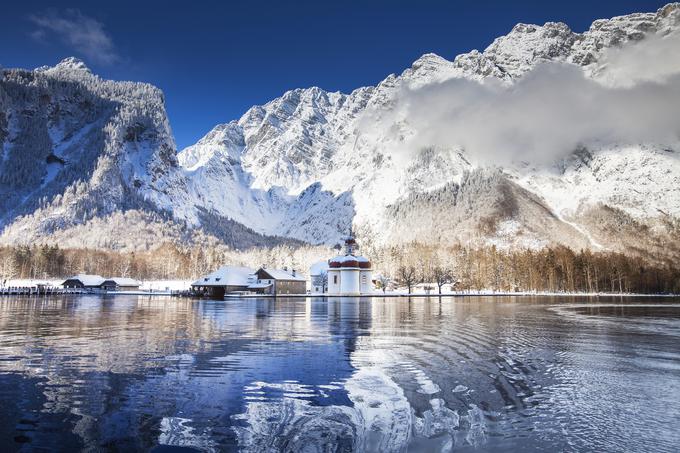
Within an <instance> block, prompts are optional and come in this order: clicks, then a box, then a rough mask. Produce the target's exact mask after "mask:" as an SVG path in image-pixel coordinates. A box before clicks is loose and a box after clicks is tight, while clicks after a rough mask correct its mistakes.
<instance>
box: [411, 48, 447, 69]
mask: <svg viewBox="0 0 680 453" xmlns="http://www.w3.org/2000/svg"><path fill="white" fill-rule="evenodd" d="M442 63H443V64H447V63H451V62H450V61H448V60H447V59H446V58H443V57H440V56H439V55H437V54H436V53H432V52H430V53H426V54H423V55H422V56H421V57H420V58H418V59H417V60H416V61H414V62H413V64H412V65H411V67H412V68H413V69H419V68H421V67H423V66H425V67H427V66H433V67H436V66H440V65H441V64H442Z"/></svg>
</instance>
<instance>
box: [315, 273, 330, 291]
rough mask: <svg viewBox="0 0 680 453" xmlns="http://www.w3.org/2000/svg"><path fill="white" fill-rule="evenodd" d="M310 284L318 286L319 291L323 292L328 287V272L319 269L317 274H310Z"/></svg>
mask: <svg viewBox="0 0 680 453" xmlns="http://www.w3.org/2000/svg"><path fill="white" fill-rule="evenodd" d="M312 284H313V285H314V286H320V287H321V292H322V293H325V292H326V289H327V288H328V272H326V271H321V272H320V273H319V275H313V276H312Z"/></svg>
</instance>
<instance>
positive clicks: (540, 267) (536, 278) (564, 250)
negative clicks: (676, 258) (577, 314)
mask: <svg viewBox="0 0 680 453" xmlns="http://www.w3.org/2000/svg"><path fill="white" fill-rule="evenodd" d="M380 259H381V261H383V263H382V266H383V269H385V271H384V274H385V275H383V276H381V277H382V281H381V280H380V279H378V286H383V287H384V286H387V285H389V284H391V285H393V286H395V285H396V286H399V287H405V288H407V289H410V288H412V287H413V286H415V285H417V284H420V283H426V284H429V285H430V286H432V287H433V289H439V291H441V289H442V287H443V286H444V285H447V284H449V285H452V286H453V288H454V289H455V290H457V291H478V290H493V291H501V292H516V291H547V292H589V293H597V292H612V293H680V268H679V267H677V266H676V265H675V264H674V263H673V262H672V261H661V262H657V263H652V262H650V261H648V260H645V259H644V258H641V257H639V256H629V255H626V254H623V253H618V252H607V251H601V252H593V251H591V250H581V251H575V250H572V249H570V248H569V247H565V246H556V247H545V248H543V249H540V250H531V249H524V250H499V249H497V248H496V247H494V246H492V247H484V248H467V247H463V246H453V247H449V248H445V249H442V248H434V247H431V246H426V245H422V244H417V243H414V244H410V245H406V246H403V247H390V248H388V249H386V250H385V251H383V252H382V253H381V257H380Z"/></svg>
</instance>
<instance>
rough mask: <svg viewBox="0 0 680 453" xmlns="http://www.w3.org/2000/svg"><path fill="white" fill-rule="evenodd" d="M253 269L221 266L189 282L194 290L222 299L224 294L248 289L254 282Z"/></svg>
mask: <svg viewBox="0 0 680 453" xmlns="http://www.w3.org/2000/svg"><path fill="white" fill-rule="evenodd" d="M254 272H255V270H254V269H251V268H249V267H241V266H222V267H220V268H219V269H217V270H216V271H215V272H212V273H210V274H208V275H206V276H204V277H201V278H199V279H198V280H196V281H195V282H193V283H192V284H191V289H192V290H193V291H194V292H197V293H201V294H205V295H207V296H210V297H213V298H216V299H223V298H224V295H225V294H228V293H233V292H237V291H249V289H248V287H249V286H250V285H251V284H252V283H254V281H255V277H254V275H253V274H254Z"/></svg>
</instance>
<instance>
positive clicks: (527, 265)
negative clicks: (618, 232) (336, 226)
mask: <svg viewBox="0 0 680 453" xmlns="http://www.w3.org/2000/svg"><path fill="white" fill-rule="evenodd" d="M337 253H338V252H337V250H333V249H329V248H326V247H322V246H306V245H305V246H294V245H287V244H284V245H279V246H275V247H266V248H264V247H263V248H252V249H248V250H245V251H239V250H234V249H231V248H229V247H226V246H211V247H201V246H192V247H188V246H187V247H184V246H180V245H177V244H173V243H165V244H163V245H161V246H160V247H158V248H156V249H154V250H151V251H140V252H120V251H111V250H98V249H76V248H60V247H58V246H57V245H48V244H43V245H35V246H32V247H29V246H15V247H0V283H1V282H2V281H5V280H9V279H17V278H23V279H28V278H31V279H48V278H65V277H69V276H72V275H75V274H78V273H90V274H99V275H102V276H121V277H132V278H136V279H140V280H149V279H194V278H198V277H199V276H201V275H205V274H207V273H209V272H212V271H214V270H215V269H217V268H218V267H220V266H222V265H225V264H230V265H239V266H249V267H259V266H261V265H267V266H270V267H279V268H281V267H284V266H285V267H288V268H294V269H298V270H300V271H301V272H303V273H307V272H308V269H309V266H310V265H311V264H312V263H313V262H315V261H319V260H321V259H327V258H330V257H331V256H333V255H335V254H337ZM364 254H365V255H366V256H368V257H370V258H371V261H372V263H373V269H374V275H375V280H376V283H377V286H378V287H379V288H380V287H384V288H385V289H387V288H391V287H395V286H398V287H406V288H409V289H411V290H412V289H413V287H414V286H415V285H418V284H421V283H425V284H427V285H430V286H432V289H433V290H437V289H439V290H441V289H442V288H443V287H444V286H445V285H452V286H453V288H454V289H455V290H457V291H476V290H493V291H504V292H514V291H550V292H615V293H619V292H620V293H631V292H639V293H680V268H679V267H678V266H677V265H675V263H673V262H672V261H659V262H651V261H649V260H646V259H644V258H641V257H639V256H630V255H626V254H623V253H618V252H607V251H598V252H594V251H591V250H581V251H575V250H572V249H570V248H568V247H564V246H556V247H546V248H543V249H540V250H530V249H525V250H501V249H498V248H496V247H493V246H492V247H484V248H469V247H464V246H460V245H455V246H450V247H435V246H430V245H424V244H420V243H411V244H406V245H401V246H390V247H381V248H372V249H371V250H366V251H365V252H364Z"/></svg>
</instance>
